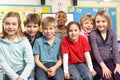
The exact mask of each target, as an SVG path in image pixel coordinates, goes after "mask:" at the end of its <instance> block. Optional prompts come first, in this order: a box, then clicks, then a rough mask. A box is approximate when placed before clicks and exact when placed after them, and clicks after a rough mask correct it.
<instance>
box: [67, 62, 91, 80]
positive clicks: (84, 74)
mask: <svg viewBox="0 0 120 80" xmlns="http://www.w3.org/2000/svg"><path fill="white" fill-rule="evenodd" d="M69 72H70V74H71V77H72V79H73V80H93V77H92V75H91V73H90V71H89V69H88V67H87V65H86V64H84V63H79V64H69Z"/></svg>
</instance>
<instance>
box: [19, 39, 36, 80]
mask: <svg viewBox="0 0 120 80" xmlns="http://www.w3.org/2000/svg"><path fill="white" fill-rule="evenodd" d="M23 44H24V46H23V47H24V50H25V51H24V60H25V63H26V65H25V68H24V70H23V72H22V74H21V75H20V77H22V78H23V79H27V78H28V77H29V75H30V74H31V72H32V69H33V68H34V57H33V52H32V47H31V45H30V43H29V41H28V40H27V39H26V40H24V43H23Z"/></svg>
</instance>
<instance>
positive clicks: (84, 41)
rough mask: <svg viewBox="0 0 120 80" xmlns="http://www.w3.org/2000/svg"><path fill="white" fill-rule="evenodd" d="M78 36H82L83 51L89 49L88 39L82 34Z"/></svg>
mask: <svg viewBox="0 0 120 80" xmlns="http://www.w3.org/2000/svg"><path fill="white" fill-rule="evenodd" d="M80 37H82V38H81V40H82V46H84V47H83V48H84V51H85V52H89V51H91V48H90V45H89V43H88V41H87V40H86V38H85V37H83V36H80Z"/></svg>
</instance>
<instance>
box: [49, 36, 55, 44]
mask: <svg viewBox="0 0 120 80" xmlns="http://www.w3.org/2000/svg"><path fill="white" fill-rule="evenodd" d="M54 39H55V36H53V37H52V38H50V39H48V43H49V44H50V45H51V46H52V45H53V42H54Z"/></svg>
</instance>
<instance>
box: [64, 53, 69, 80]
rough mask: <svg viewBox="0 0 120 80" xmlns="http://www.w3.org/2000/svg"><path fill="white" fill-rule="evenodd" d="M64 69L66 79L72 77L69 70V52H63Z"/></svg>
mask: <svg viewBox="0 0 120 80" xmlns="http://www.w3.org/2000/svg"><path fill="white" fill-rule="evenodd" d="M63 69H64V76H65V79H70V74H69V71H68V54H63Z"/></svg>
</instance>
